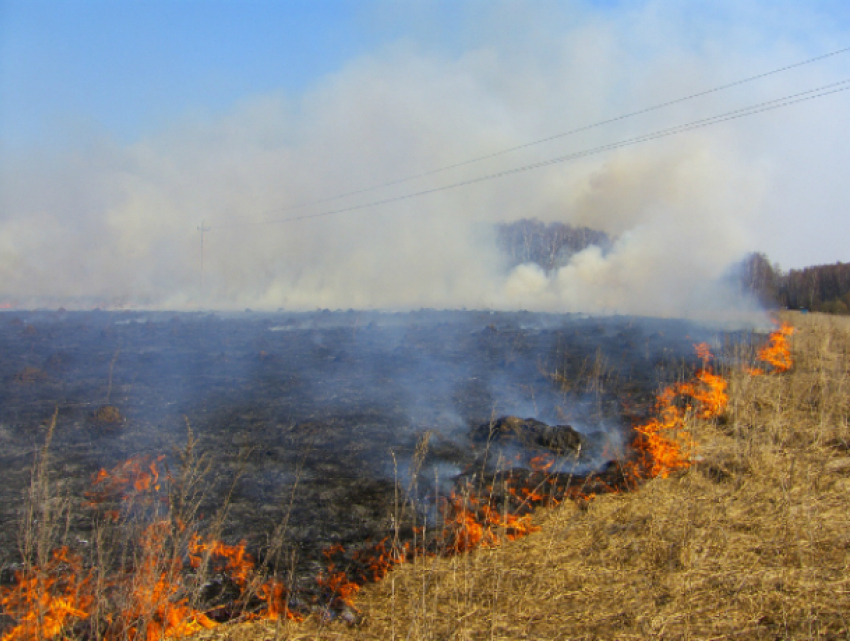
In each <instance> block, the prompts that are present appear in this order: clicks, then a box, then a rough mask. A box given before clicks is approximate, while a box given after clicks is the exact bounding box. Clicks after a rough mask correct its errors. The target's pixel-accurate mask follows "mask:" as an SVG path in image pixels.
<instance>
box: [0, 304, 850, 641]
mask: <svg viewBox="0 0 850 641" xmlns="http://www.w3.org/2000/svg"><path fill="white" fill-rule="evenodd" d="M842 320H843V319H831V318H830V319H825V318H820V317H817V316H814V315H812V316H809V317H808V318H806V319H805V322H802V321H803V319H800V318H798V319H795V324H797V323H798V321H800V322H799V324H800V332H799V334H798V335H797V336H796V337H795V340H794V356H795V361H796V362H795V363H793V365H794V366H793V367H792V360H791V354H790V352H789V351H788V350H789V339H790V336H791V331H792V330H791V329H790V326H787V325H783V326H781V327H780V328H779V330H777V332H775V333H774V334H772V335H771V337H770V339H769V341H768V343H767V345H766V346H765V347H763V348H762V349H761V350H760V351H759V352H758V355H757V359H751V360H760V361H763V362H764V363H766V364H767V365H769V366H770V369H769V370H768V371H769V372H770V373H771V374H776V375H764V374H765V370H763V369H759V368H756V367H754V366H751V367H749V368H746V369H743V370H741V369H736V370H730V371H729V372H725V373H724V374H725V376H722V375H721V374H720V373H716V372H715V371H714V370H713V369H712V366H711V364H710V363H711V360H712V356H711V354H710V352H709V351H708V348H707V346H704V345H699V346H697V351H698V355H699V356H700V358H701V360H702V367H701V368H700V369H699V370H698V371H697V373H696V374H695V376H694V377H693V379H692V380H690V381H687V382H682V383H678V384H675V385H671V386H669V387H667V388H665V389H664V390H662V391H661V392H660V393H659V394H658V397H657V400H656V407H655V412H654V413H653V415H652V416H651V417H650V418H649V419H648V420H646V421H644V422H641V423H639V424H638V425H636V426H635V433H636V437H635V441H634V443H633V454H632V455H631V456H630V457H629V458H628V459H627V460H624V461H622V462H621V463H620V466H619V470H618V474H616V475H610V476H609V477H606V478H607V479H608V481H610V482H606V481H605V480H603V479H602V478H601V477H600V478H599V479H597V480H596V481H594V482H592V483H589V481H588V479H585V480H584V482H583V484H582V485H581V486H577V485H572V484H570V483H569V482H567V483H562V482H561V483H560V484H559V478H558V476H557V475H554V474H552V473H551V472H550V469H551V468H552V466H553V462H554V461H553V460H552V459H551V458H549V457H546V456H537V457H534V458H532V459H531V461H529V469H530V471H529V472H528V473H527V474H525V475H524V476H522V477H521V478H520V477H514V476H513V475H512V474H513V473H512V472H508V473H506V474H502V475H501V476H499V478H495V477H494V478H493V480H492V481H493V482H492V483H491V484H490V485H489V486H484V487H481V486H478V485H475V486H469V487H467V488H465V489H464V491H458V492H456V493H452V494H450V495H449V496H448V497H446V498H445V499H444V500H443V502H442V509H441V520H440V523H439V524H435V525H432V526H431V532H430V537H429V536H426V532H425V528H424V527H419V528H414V530H413V534H414V536H413V539H412V540H403V537H400V536H399V532H398V531H396V533H395V536H394V537H392V538H389V537H388V538H387V539H385V540H382V541H380V542H379V543H377V544H369V545H365V546H363V547H361V548H359V549H356V550H351V549H345V548H343V547H342V546H334V547H332V548H329V549H328V550H326V551H325V557H326V559H325V560H326V563H325V569H324V570H323V571H322V572H321V573H320V574H319V576H318V577H317V585H318V587H319V589H320V591H321V592H322V593H323V595H324V603H325V605H324V607H323V608H322V609H321V610H319V611H318V612H319V613H318V614H315V615H313V616H310V617H309V618H308V619H307V620H306V621H303V622H300V623H299V624H297V625H294V624H293V623H292V621H293V620H294V619H300V618H301V617H299V616H298V615H296V614H293V613H292V612H291V611H290V610H289V596H288V594H287V591H286V589H285V587H284V586H283V584H281V583H279V582H277V581H275V580H272V579H266V578H264V577H263V575H262V572H260V571H258V568H257V566H256V562H255V560H254V559H253V558H252V557H251V556H250V555H249V554H248V553H247V552H246V550H245V546H244V544H242V545H226V544H224V543H222V542H221V541H218V540H217V539H216V538H215V537H214V536H213V535H212V534H211V535H209V536H202V535H200V534H199V533H198V532H197V531H196V528H194V526H190V525H189V524H190V523H194V522H195V521H194V519H193V518H192V517H194V512H193V510H192V509H191V505H190V506H189V507H188V508H186V507H185V505H184V507H182V508H180V507H176V506H177V503H179V502H180V501H178V499H176V498H175V494H173V493H169V492H166V494H165V495H164V496H166V497H167V499H166V501H167V502H168V504H169V508H168V510H166V512H165V515H164V516H162V517H158V518H153V519H149V523H148V524H147V525H145V526H144V527H141V529H140V530H139V533H138V536H137V538H136V539H135V543H134V544H133V545H132V546H131V548H130V551H131V554H130V557H129V558H131V562H130V563H129V565H125V567H129V568H131V569H132V572H131V573H130V574H128V575H127V576H125V578H124V579H123V580H122V579H120V578H115V576H114V575H109V576H99V575H97V574H96V573H94V571H93V570H86V569H85V568H84V565H83V564H82V563H81V561H80V560H78V559H77V558H76V557H73V556H72V555H71V554H70V553H69V552H68V551H67V550H66V549H63V548H59V549H58V550H56V551H53V552H52V553H48V551H47V547H46V544H43V545H41V546H40V548H39V553H38V554H35V555H34V556H35V557H37V559H36V562H35V563H33V564H31V565H29V566H27V567H26V568H25V569H24V570H23V571H22V572H21V573H20V574H19V576H18V583H17V586H16V587H15V588H12V589H6V590H4V592H3V605H4V608H5V610H6V612H7V614H10V615H11V616H13V617H14V619H15V625H14V626H13V627H12V628H10V631H9V632H7V633H6V634H5V635H4V637H3V638H4V641H5V640H6V639H9V640H11V639H41V638H44V639H48V638H59V637H61V636H76V637H88V638H114V639H137V638H143V639H150V640H153V639H159V638H178V637H184V636H187V635H191V634H197V633H198V632H199V631H200V630H203V629H205V628H206V629H207V630H206V631H204V632H200V635H201V636H205V637H210V638H234V639H236V638H243V639H253V638H257V639H259V638H267V637H268V636H269V635H271V634H273V635H276V636H279V637H287V638H335V639H344V638H350V639H391V638H400V637H403V638H408V639H437V638H440V639H442V638H457V639H467V638H484V637H489V638H506V639H508V638H510V639H513V638H529V637H531V638H552V639H555V638H570V639H574V638H587V639H590V638H615V637H616V638H624V637H628V638H653V639H656V638H671V639H672V638H685V637H688V638H718V637H731V636H736V637H741V638H753V639H756V638H779V637H782V638H802V637H805V638H815V637H826V638H837V637H838V636H842V638H843V637H844V636H846V634H847V631H848V629H850V619H848V618H846V615H845V614H844V613H845V612H848V611H850V596H848V594H850V593H848V590H847V583H848V576H850V574H848V561H850V555H848V549H850V539H848V535H847V532H848V531H850V528H848V525H850V524H848V515H850V510H848V508H850V500H849V499H848V493H849V492H850V479H848V478H846V474H847V473H848V472H850V459H848V456H847V451H848V450H850V430H848V417H850V402H848V396H847V392H848V390H847V385H848V362H850V361H849V360H848V355H850V328H848V326H846V325H845V324H842ZM746 349H747V347H746V346H741V347H740V348H739V350H740V354H738V355H737V356H738V357H739V358H742V357H745V356H746ZM842 461H844V462H846V463H847V464H846V465H843V464H841V465H840V464H838V463H841V462H842ZM160 463H161V461H158V460H155V459H141V458H135V459H131V460H130V461H128V462H127V463H125V464H123V465H121V466H118V467H117V468H116V469H114V470H112V471H111V472H106V471H103V472H102V473H101V474H99V475H98V476H97V477H96V478H95V479H94V487H93V490H92V492H91V493H90V495H89V497H88V498H89V500H90V502H91V504H92V506H93V509H97V510H101V513H102V515H103V517H104V521H111V522H113V523H114V522H119V521H121V520H122V519H126V518H128V517H129V515H130V514H131V513H134V510H137V509H138V506H144V507H145V508H146V509H147V510H148V512H150V513H152V514H154V515H159V514H160V513H159V512H158V510H157V509H156V506H157V505H158V504H159V502H160V501H161V499H159V498H157V497H158V496H159V492H160V491H161V488H163V487H165V488H168V487H174V486H177V485H182V487H183V490H184V491H182V492H180V493H178V494H179V495H183V496H185V495H187V492H186V491H185V489H186V485H187V483H186V481H185V480H184V481H183V482H182V483H179V482H178V481H177V480H176V479H173V478H172V477H171V476H170V475H169V474H168V473H167V472H164V471H163V470H162V469H161V468H160ZM190 476H191V474H190ZM612 479H615V480H612ZM189 485H191V483H189ZM497 485H498V486H499V490H500V491H499V492H497V491H495V489H494V488H495V487H496V486H497ZM636 489H639V491H633V492H630V491H625V490H636ZM188 495H189V496H191V491H190V492H188ZM574 498H575V499H579V501H577V502H576V501H571V500H567V499H574ZM181 500H182V499H181ZM183 503H184V504H185V501H183ZM116 505H117V507H116ZM538 505H548V506H550V507H552V506H558V507H557V508H556V509H550V510H545V511H542V512H541V511H538V512H534V513H532V508H534V507H535V506H538ZM132 506H136V507H135V508H133V507H132ZM532 533H536V534H535V535H534V536H526V535H528V534H532ZM506 541H513V543H511V544H510V545H502V544H503V543H505V542H506ZM31 556H33V555H31ZM187 570H189V571H187ZM210 576H217V577H223V580H224V582H225V583H227V587H228V589H229V590H230V593H231V596H230V597H229V598H228V601H227V603H226V605H223V606H220V607H218V608H216V607H213V606H211V605H210V602H209V601H207V602H204V601H203V599H202V598H201V594H202V592H203V591H202V590H201V589H200V586H201V585H202V583H203V582H204V580H206V579H207V578H209V577H210ZM104 596H106V598H105V599H104ZM48 597H49V598H48ZM117 602H120V603H122V604H123V605H122V609H118V610H115V609H114V607H112V606H113V605H114V603H117ZM107 603H109V606H110V607H107ZM110 608H111V609H110ZM336 615H340V616H336ZM233 618H237V619H239V620H245V619H255V620H256V619H265V621H262V622H256V623H253V624H240V625H236V626H234V625H228V626H218V625H217V624H218V622H219V621H223V620H227V619H233ZM352 623H354V624H355V625H351V624H352Z"/></svg>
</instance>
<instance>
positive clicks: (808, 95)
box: [219, 79, 850, 228]
mask: <svg viewBox="0 0 850 641" xmlns="http://www.w3.org/2000/svg"><path fill="white" fill-rule="evenodd" d="M848 89H850V79H848V80H842V81H839V82H834V83H829V84H826V85H822V86H820V87H816V88H815V89H809V90H807V91H802V92H798V93H794V94H788V95H786V96H782V97H780V98H775V99H773V100H767V101H764V102H760V103H756V104H753V105H750V106H748V107H742V108H740V109H735V110H732V111H727V112H724V113H722V114H717V115H715V116H710V117H708V118H701V119H699V120H694V121H691V122H688V123H684V124H681V125H675V126H673V127H666V128H664V129H659V130H656V131H653V132H650V133H647V134H644V135H641V136H636V137H634V138H628V139H626V140H621V141H617V142H613V143H609V144H605V145H600V146H597V147H592V148H589V149H583V150H580V151H576V152H572V153H569V154H565V155H563V156H557V157H555V158H550V159H547V160H543V161H539V162H535V163H530V164H527V165H521V166H519V167H512V168H510V169H505V170H502V171H498V172H495V173H490V174H486V175H484V176H477V177H475V178H470V179H467V180H462V181H458V182H455V183H450V184H447V185H441V186H439V187H432V188H429V189H423V190H420V191H416V192H410V193H407V194H402V195H400V196H393V197H390V198H383V199H380V200H373V201H370V202H367V203H361V204H359V205H351V206H349V207H341V208H338V209H332V210H326V211H322V212H317V213H313V214H302V215H300V216H290V217H286V218H277V219H268V220H261V221H243V222H241V223H238V224H229V225H228V224H223V225H219V228H233V227H253V226H259V225H272V224H281V223H289V222H296V221H299V220H309V219H312V218H321V217H325V216H333V215H336V214H342V213H346V212H351V211H357V210H360V209H368V208H372V207H379V206H382V205H387V204H391V203H396V202H401V201H404V200H409V199H412V198H418V197H421V196H426V195H429V194H434V193H438V192H442V191H448V190H450V189H457V188H460V187H465V186H468V185H474V184H476V183H481V182H485V181H489V180H495V179H497V178H503V177H505V176H510V175H514V174H519V173H522V172H526V171H531V170H534V169H540V168H542V167H548V166H551V165H555V164H559V163H563V162H568V161H571V160H578V159H580V158H585V157H587V156H592V155H595V154H599V153H602V152H605V151H611V150H614V149H620V148H623V147H628V146H632V145H637V144H640V143H643V142H647V141H650V140H657V139H659V138H666V137H669V136H673V135H677V134H680V133H684V132H687V131H692V130H695V129H702V128H704V127H709V126H711V125H715V124H719V123H722V122H727V121H730V120H737V119H739V118H744V117H746V116H752V115H755V114H759V113H763V112H766V111H773V110H776V109H780V108H783V107H788V106H790V105H793V104H797V103H800V102H805V101H808V100H815V99H817V98H821V97H823V96H827V95H831V94H835V93H840V92H842V91H847V90H848Z"/></svg>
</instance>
